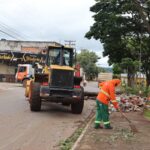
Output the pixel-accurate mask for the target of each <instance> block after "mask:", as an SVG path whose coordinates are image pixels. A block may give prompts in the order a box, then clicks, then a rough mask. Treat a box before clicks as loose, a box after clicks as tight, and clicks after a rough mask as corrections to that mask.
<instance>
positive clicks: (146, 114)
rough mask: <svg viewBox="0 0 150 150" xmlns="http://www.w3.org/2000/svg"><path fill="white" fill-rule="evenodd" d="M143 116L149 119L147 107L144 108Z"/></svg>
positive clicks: (149, 111) (149, 113) (149, 112)
mask: <svg viewBox="0 0 150 150" xmlns="http://www.w3.org/2000/svg"><path fill="white" fill-rule="evenodd" d="M144 116H145V117H146V118H147V119H149V120H150V110H149V109H145V110H144Z"/></svg>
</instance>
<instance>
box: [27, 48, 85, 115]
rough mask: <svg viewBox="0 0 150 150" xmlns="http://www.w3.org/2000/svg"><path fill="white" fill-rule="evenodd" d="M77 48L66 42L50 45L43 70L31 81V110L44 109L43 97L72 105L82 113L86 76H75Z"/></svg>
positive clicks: (74, 110)
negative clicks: (64, 43) (67, 44)
mask: <svg viewBox="0 0 150 150" xmlns="http://www.w3.org/2000/svg"><path fill="white" fill-rule="evenodd" d="M74 60H75V59H74V50H73V48H70V47H65V46H60V47H57V46H49V47H48V49H47V54H46V59H45V61H44V62H43V64H42V66H43V70H42V72H41V73H35V75H34V79H32V80H29V81H27V85H26V90H25V96H26V97H28V99H29V104H30V109H31V111H40V110H41V105H42V101H44V102H55V103H62V104H63V105H68V106H69V105H71V111H72V113H74V114H80V113H82V110H83V106H84V89H83V87H81V86H80V82H81V81H82V77H77V76H75V69H74V67H73V63H74V62H73V61H74Z"/></svg>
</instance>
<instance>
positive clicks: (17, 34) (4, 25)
mask: <svg viewBox="0 0 150 150" xmlns="http://www.w3.org/2000/svg"><path fill="white" fill-rule="evenodd" d="M0 27H1V28H3V29H4V30H6V31H7V33H9V34H11V35H13V36H15V37H19V38H21V39H24V36H22V35H20V33H17V31H16V30H15V29H13V28H11V27H9V26H8V25H6V24H4V23H2V22H1V21H0Z"/></svg>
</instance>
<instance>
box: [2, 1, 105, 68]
mask: <svg viewBox="0 0 150 150" xmlns="http://www.w3.org/2000/svg"><path fill="white" fill-rule="evenodd" d="M94 4H95V0H13V1H11V0H0V31H1V30H2V31H4V32H7V33H8V34H10V35H11V36H13V37H15V38H16V39H21V40H35V41H39V40H41V41H56V42H59V43H62V44H64V41H68V40H71V41H75V44H76V49H77V51H80V50H81V49H88V50H91V51H94V52H96V54H97V55H98V56H100V57H101V58H102V51H103V46H102V44H101V43H100V42H99V41H96V40H94V39H91V40H88V39H86V38H85V37H84V35H85V33H86V32H88V31H89V29H90V26H92V24H93V23H94V20H93V18H92V15H94V14H93V13H92V12H90V11H89V9H90V7H91V6H93V5H94ZM0 38H1V39H2V38H6V39H13V38H11V37H10V36H7V35H6V34H4V33H2V32H0ZM107 60H108V58H107V57H105V58H102V59H100V60H99V62H98V63H97V64H98V65H99V66H101V67H107V66H108V64H107Z"/></svg>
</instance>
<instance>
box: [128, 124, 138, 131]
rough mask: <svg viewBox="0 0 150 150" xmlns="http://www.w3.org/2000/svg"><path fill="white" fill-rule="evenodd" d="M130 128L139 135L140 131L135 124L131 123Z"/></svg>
mask: <svg viewBox="0 0 150 150" xmlns="http://www.w3.org/2000/svg"><path fill="white" fill-rule="evenodd" d="M130 128H131V130H132V132H133V133H137V132H138V129H137V128H136V126H135V125H134V124H131V123H130Z"/></svg>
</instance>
